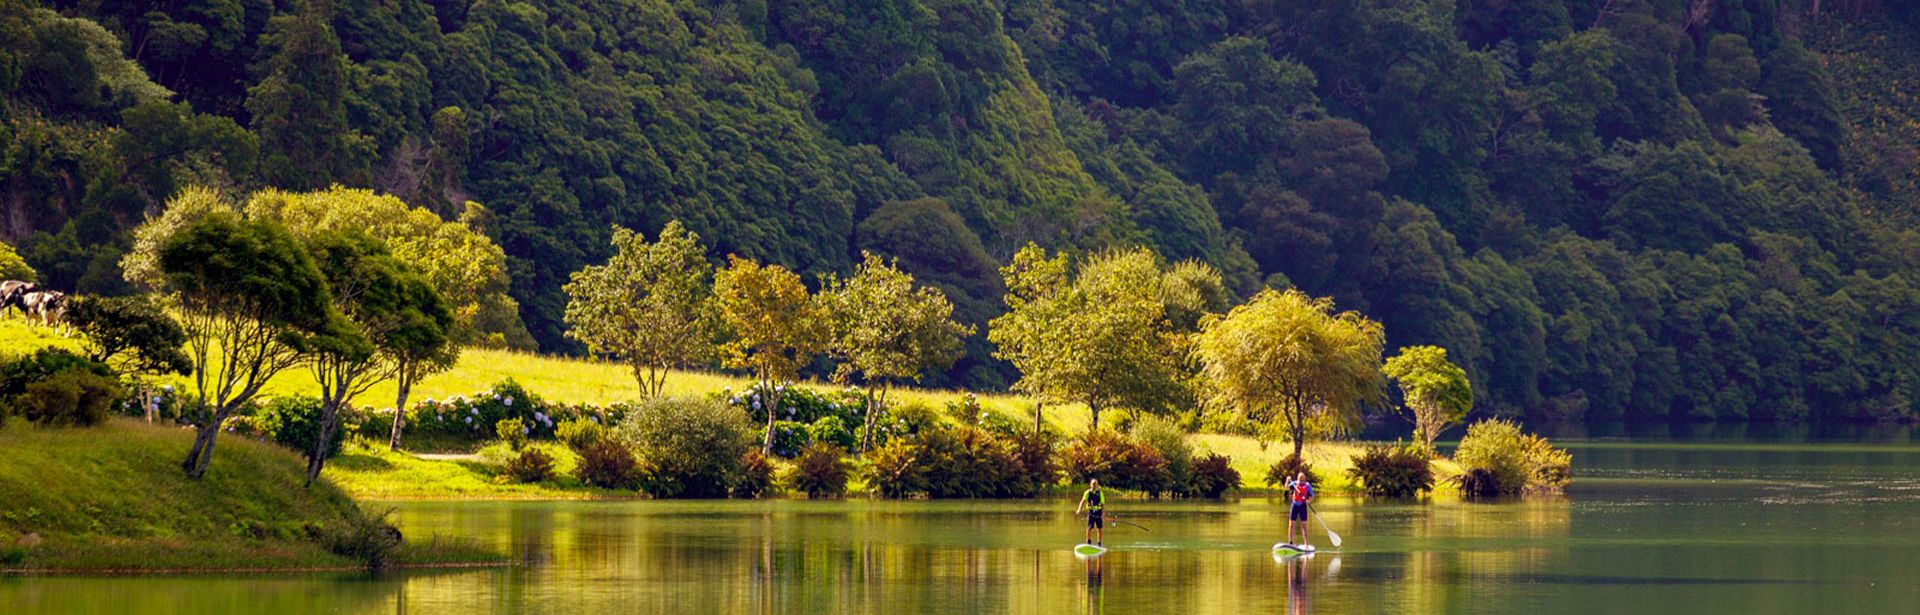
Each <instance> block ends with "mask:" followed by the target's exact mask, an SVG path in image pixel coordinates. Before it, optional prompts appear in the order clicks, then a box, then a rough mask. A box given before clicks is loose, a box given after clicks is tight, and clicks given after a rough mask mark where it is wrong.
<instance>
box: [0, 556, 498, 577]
mask: <svg viewBox="0 0 1920 615" xmlns="http://www.w3.org/2000/svg"><path fill="white" fill-rule="evenodd" d="M516 565H518V564H516V563H514V562H510V561H504V560H502V561H498V562H433V563H420V564H395V565H393V566H392V567H389V568H388V569H387V570H386V572H391V571H399V570H458V569H472V568H511V567H513V566H516ZM318 572H369V571H368V570H367V568H366V567H365V566H295V567H290V568H261V567H234V568H222V567H213V568H58V567H55V568H0V577H4V576H91V575H98V576H110V577H135V576H147V575H202V574H245V575H270V574H311V573H318Z"/></svg>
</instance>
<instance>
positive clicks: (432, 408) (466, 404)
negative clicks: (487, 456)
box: [407, 379, 623, 440]
mask: <svg viewBox="0 0 1920 615" xmlns="http://www.w3.org/2000/svg"><path fill="white" fill-rule="evenodd" d="M622 412H623V407H621V406H614V407H609V408H606V409H600V408H595V407H592V406H587V405H580V406H569V405H565V404H553V403H548V402H546V401H544V400H542V399H540V398H539V397H538V396H536V395H534V394H532V393H530V392H528V391H527V390H526V388H525V387H522V386H520V384H519V383H516V382H514V381H513V380H511V379H508V380H504V381H501V382H500V383H499V384H495V385H493V388H491V389H488V390H487V391H485V392H481V393H478V394H475V395H473V396H470V397H469V396H464V395H462V396H455V397H451V398H448V399H445V400H435V399H431V398H429V399H424V400H421V401H420V402H418V403H416V404H414V405H413V407H411V408H408V409H407V433H410V434H415V435H423V434H429V435H436V436H442V437H454V438H462V439H470V440H484V439H487V438H489V437H495V436H496V435H497V434H496V433H495V432H494V431H493V427H494V426H496V425H498V424H499V423H500V421H502V420H506V419H520V420H521V422H522V425H523V426H524V427H525V428H526V436H527V438H529V439H547V438H552V437H554V435H555V431H556V430H557V429H558V428H559V425H560V423H563V422H565V421H566V420H567V419H571V418H583V417H584V418H587V419H588V420H589V421H597V422H600V423H601V424H603V425H605V424H612V422H613V420H614V419H616V418H617V416H618V415H619V414H621V413H622Z"/></svg>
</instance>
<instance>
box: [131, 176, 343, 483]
mask: <svg viewBox="0 0 1920 615" xmlns="http://www.w3.org/2000/svg"><path fill="white" fill-rule="evenodd" d="M173 231H174V232H172V233H170V234H169V235H168V236H167V237H166V238H165V239H164V240H163V241H160V242H158V243H159V249H158V250H157V253H156V255H155V256H156V257H157V258H155V259H154V264H155V265H156V267H155V269H156V271H157V272H158V273H159V274H160V275H161V276H162V277H161V280H162V282H161V287H162V288H163V289H164V290H165V291H166V292H167V293H168V295H169V296H170V297H172V299H173V301H174V304H175V305H176V306H178V309H179V314H180V324H181V328H182V329H184V330H185V331H186V334H187V336H186V347H187V356H188V358H189V359H191V360H192V361H193V366H194V370H193V385H194V391H195V392H196V394H197V395H198V396H199V401H200V403H201V404H202V406H203V407H202V409H201V412H202V413H203V414H202V416H201V417H200V418H201V421H200V424H199V426H198V429H197V431H196V433H195V434H194V439H193V448H192V450H191V451H189V452H188V453H187V458H186V460H185V461H184V462H183V463H181V468H182V469H184V470H185V471H186V473H187V476H188V477H191V478H200V477H202V476H205V475H206V472H207V466H208V464H209V463H210V462H211V461H212V460H213V447H214V442H215V440H216V439H217V438H218V436H219V435H220V427H221V424H222V423H224V422H226V420H227V417H230V416H232V415H233V413H234V412H235V411H237V410H239V409H240V408H242V407H244V406H245V405H246V403H247V402H248V401H251V400H252V399H253V397H254V396H255V395H257V394H259V392H260V387H262V386H265V385H266V383H267V381H268V380H269V379H272V378H273V376H274V375H275V374H278V373H280V372H281V371H282V370H285V369H287V368H290V367H293V366H295V365H298V364H299V362H300V359H301V356H302V354H303V353H304V352H306V351H307V350H308V349H310V348H312V347H314V346H315V345H316V342H317V341H319V340H321V339H322V338H329V337H333V336H337V335H340V334H341V332H340V328H341V327H340V320H341V317H340V315H339V313H338V312H336V311H334V309H333V306H332V303H331V302H330V301H329V300H328V297H329V295H328V291H327V283H326V280H325V278H323V277H321V275H320V270H319V268H318V267H315V266H314V263H313V259H312V257H310V256H308V255H307V252H306V250H304V249H302V248H301V246H300V244H299V243H298V242H296V241H294V239H293V236H292V235H289V234H288V233H287V231H286V229H284V228H281V227H280V226H279V225H277V224H272V223H268V222H250V221H245V220H241V219H240V217H239V216H238V215H235V214H233V213H231V212H223V211H213V212H208V213H206V214H204V215H200V216H198V217H196V218H194V219H192V220H191V221H186V222H185V223H184V224H181V225H179V226H177V227H174V228H173ZM349 335H350V334H349Z"/></svg>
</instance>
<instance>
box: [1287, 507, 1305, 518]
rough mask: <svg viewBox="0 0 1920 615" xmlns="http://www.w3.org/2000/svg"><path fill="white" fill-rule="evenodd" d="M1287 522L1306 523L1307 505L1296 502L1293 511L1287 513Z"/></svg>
mask: <svg viewBox="0 0 1920 615" xmlns="http://www.w3.org/2000/svg"><path fill="white" fill-rule="evenodd" d="M1287 520H1288V521H1306V520H1307V503H1306V502H1294V503H1293V509H1292V510H1288V511H1287Z"/></svg>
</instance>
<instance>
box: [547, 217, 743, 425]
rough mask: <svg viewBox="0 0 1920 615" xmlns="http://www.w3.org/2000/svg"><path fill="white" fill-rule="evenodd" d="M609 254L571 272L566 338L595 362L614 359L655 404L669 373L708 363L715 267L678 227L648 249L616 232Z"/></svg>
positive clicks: (635, 237) (639, 239)
mask: <svg viewBox="0 0 1920 615" xmlns="http://www.w3.org/2000/svg"><path fill="white" fill-rule="evenodd" d="M613 250H614V252H613V257H612V258H610V259H608V260H607V264H605V265H595V266H589V267H587V268H585V269H582V270H580V271H577V272H574V274H573V281H572V282H569V283H567V289H566V290H567V296H568V300H567V311H566V321H567V325H568V327H569V329H568V330H567V337H571V338H573V339H576V340H579V341H580V342H581V343H583V344H586V345H587V350H588V351H589V352H592V353H594V354H596V355H602V356H613V357H619V358H620V359H621V360H622V361H624V362H626V364H627V367H628V369H630V370H632V371H633V379H634V381H635V383H636V384H638V385H639V386H640V394H641V395H643V396H646V397H659V396H660V394H661V392H662V391H664V390H665V389H666V384H667V374H669V373H671V372H672V370H674V369H680V368H686V367H691V366H694V365H698V364H700V363H701V362H703V361H707V360H710V358H711V357H712V356H713V353H714V342H715V322H714V319H713V318H712V317H711V316H710V315H709V312H710V308H711V299H712V295H713V292H712V286H711V282H710V280H711V279H712V278H713V264H712V263H709V262H707V258H706V254H705V250H703V249H702V248H701V247H700V236H699V235H696V234H694V233H693V232H692V231H688V230H687V229H686V227H683V226H681V225H680V222H679V221H678V220H676V221H673V222H668V223H667V227H666V228H665V229H662V230H661V231H660V239H659V241H656V242H653V243H648V242H647V238H646V237H644V236H642V235H640V234H639V233H635V232H633V231H630V230H627V229H624V228H615V229H614V231H613Z"/></svg>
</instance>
